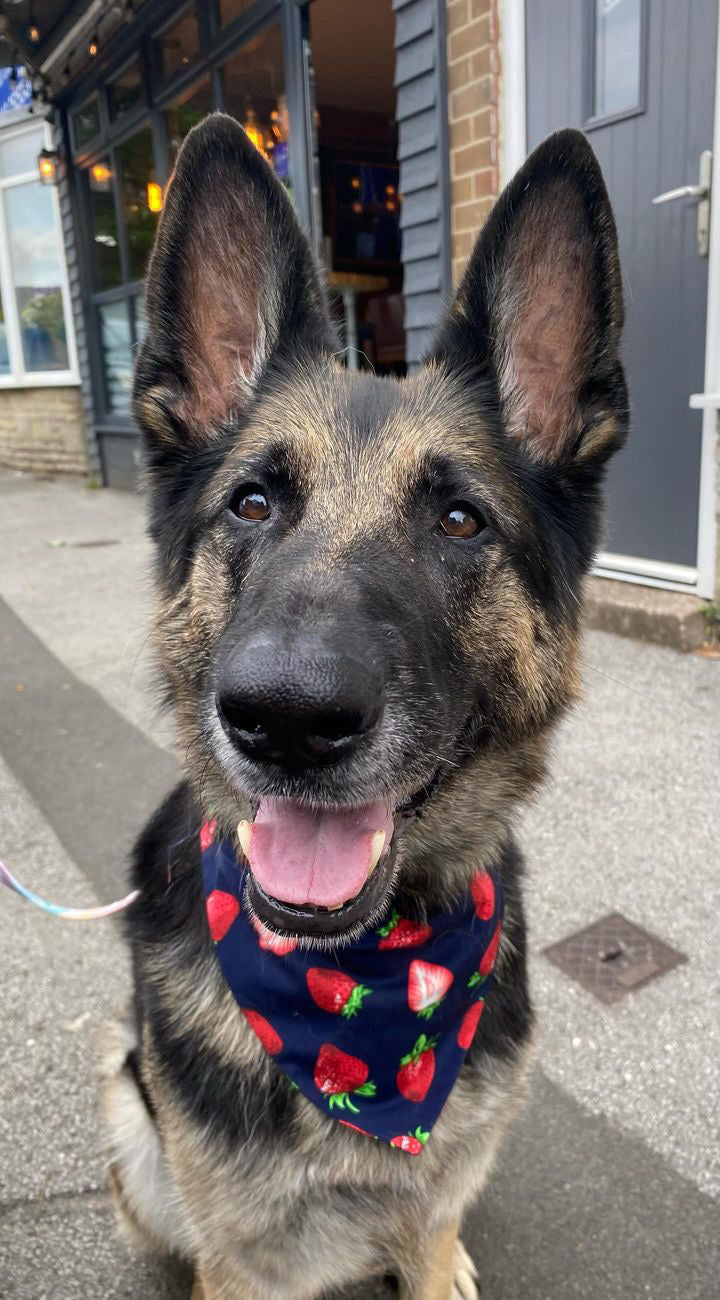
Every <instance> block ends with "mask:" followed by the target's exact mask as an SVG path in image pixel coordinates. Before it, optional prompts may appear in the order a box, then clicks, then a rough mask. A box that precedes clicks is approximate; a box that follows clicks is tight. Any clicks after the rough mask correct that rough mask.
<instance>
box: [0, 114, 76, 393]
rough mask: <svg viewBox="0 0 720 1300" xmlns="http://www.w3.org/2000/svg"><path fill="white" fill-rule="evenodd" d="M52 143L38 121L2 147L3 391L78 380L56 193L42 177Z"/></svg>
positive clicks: (0, 305)
mask: <svg viewBox="0 0 720 1300" xmlns="http://www.w3.org/2000/svg"><path fill="white" fill-rule="evenodd" d="M48 144H49V139H48V138H47V136H46V134H45V130H44V128H42V127H40V128H38V126H37V124H35V123H33V124H32V126H30V127H25V126H24V127H22V128H20V129H18V130H17V131H16V132H13V133H12V134H8V135H7V136H5V137H4V139H3V140H2V144H1V145H0V385H1V386H3V387H7V386H9V385H12V386H24V385H28V386H32V385H36V384H42V383H57V382H62V383H68V382H75V375H74V373H73V370H74V362H73V360H72V359H71V339H70V328H71V325H70V304H69V298H68V292H67V284H66V275H65V263H64V257H63V247H62V238H61V233H60V221H59V214H58V208H57V195H56V192H55V190H54V189H53V188H52V187H47V186H44V185H41V184H40V181H39V180H38V179H37V155H38V153H39V151H40V149H41V148H43V147H44V146H45V145H48ZM13 168H17V169H18V170H17V171H14V172H13V170H12V169H13Z"/></svg>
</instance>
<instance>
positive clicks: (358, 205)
mask: <svg viewBox="0 0 720 1300" xmlns="http://www.w3.org/2000/svg"><path fill="white" fill-rule="evenodd" d="M352 210H353V212H362V203H353V205H352Z"/></svg>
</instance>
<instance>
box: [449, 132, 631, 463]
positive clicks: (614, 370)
mask: <svg viewBox="0 0 720 1300" xmlns="http://www.w3.org/2000/svg"><path fill="white" fill-rule="evenodd" d="M622 324H623V302H622V286H621V279H620V266H619V260H618V248H617V236H616V232H615V223H614V220H613V215H612V210H611V207H610V201H609V199H608V195H607V190H606V189H605V184H604V181H603V178H602V174H601V172H600V167H599V165H598V162H597V159H596V158H595V155H594V153H593V151H592V149H591V148H590V145H589V144H588V142H587V140H586V139H585V136H584V135H582V134H581V132H579V131H574V130H565V131H558V132H557V133H556V134H555V135H552V136H549V137H548V139H547V140H545V141H544V142H543V144H541V145H540V146H539V147H538V148H537V149H536V150H535V152H534V153H532V154H531V155H530V157H529V158H528V159H527V161H526V162H525V164H524V165H523V167H522V168H521V169H520V171H519V172H518V173H517V175H516V176H515V178H514V179H513V180H512V181H511V182H510V184H509V185H508V187H507V189H506V190H505V192H504V193H503V194H502V195H501V196H500V198H499V199H498V201H497V203H496V205H495V207H494V208H493V211H492V212H491V214H490V216H489V218H488V220H487V223H486V225H485V226H484V228H483V230H482V231H481V233H480V235H479V237H478V240H477V243H476V245H475V249H474V251H473V254H472V257H471V258H470V262H469V264H468V267H467V270H466V272H465V275H464V277H463V280H462V282H461V284H460V287H459V289H458V292H457V296H456V298H455V301H454V303H453V305H452V307H451V308H450V311H449V312H448V315H447V317H446V319H445V321H444V323H443V325H442V326H441V329H440V333H439V336H438V339H437V342H436V345H435V348H434V350H433V357H432V359H433V360H435V361H436V362H439V363H442V364H444V365H445V366H447V367H448V368H449V369H450V370H451V371H454V372H456V373H458V374H460V375H462V376H463V377H464V378H466V379H467V380H468V382H469V383H471V384H472V383H477V382H478V381H480V382H481V383H483V386H484V387H485V388H486V390H487V388H489V390H490V392H491V393H494V394H495V396H496V398H497V400H498V401H499V404H500V410H501V416H502V420H503V424H504V426H505V429H506V431H507V432H508V433H509V434H510V435H511V436H512V437H513V438H515V439H517V440H518V441H520V442H521V443H522V444H523V445H524V446H525V448H526V449H527V451H528V452H529V454H530V455H531V456H532V457H533V458H534V459H536V460H539V461H542V462H544V463H551V462H555V463H563V462H567V461H569V460H571V459H575V460H582V461H584V462H588V461H595V462H597V463H598V464H601V463H603V462H604V460H605V459H606V458H607V456H608V455H609V454H610V452H611V451H613V450H615V448H616V446H619V445H620V443H621V442H622V439H623V437H624V433H625V427H626V422H627V391H626V388H625V381H624V378H623V373H622V367H621V365H620V359H619V343H620V333H621V329H622Z"/></svg>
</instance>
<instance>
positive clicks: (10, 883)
mask: <svg viewBox="0 0 720 1300" xmlns="http://www.w3.org/2000/svg"><path fill="white" fill-rule="evenodd" d="M0 884H3V885H7V887H8V889H12V890H13V891H14V892H15V893H16V894H19V895H20V897H21V898H24V899H25V901H26V902H27V903H34V904H35V906H36V907H39V908H41V909H42V911H43V912H49V914H50V916H59V917H60V919H61V920H63V921H100V920H102V918H103V917H104V916H112V915H113V914H114V913H115V912H122V911H123V910H124V908H126V907H129V906H130V904H131V903H134V902H135V899H136V898H138V897H139V895H140V890H139V889H133V890H132V891H131V892H130V893H129V894H126V895H125V898H119V899H118V900H117V902H115V903H106V904H105V905H104V906H102V907H59V906H58V905H57V903H49V902H48V901H47V899H46V898H41V897H40V895H39V894H34V893H33V891H32V889H26V888H25V886H24V885H21V884H20V881H19V880H16V879H15V877H14V875H13V874H12V872H11V871H8V868H7V867H6V866H5V863H4V862H0Z"/></svg>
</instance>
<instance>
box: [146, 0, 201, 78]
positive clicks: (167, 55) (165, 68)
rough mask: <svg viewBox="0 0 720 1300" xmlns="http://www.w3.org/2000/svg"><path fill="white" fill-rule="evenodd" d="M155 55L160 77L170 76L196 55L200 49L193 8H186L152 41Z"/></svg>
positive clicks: (185, 65)
mask: <svg viewBox="0 0 720 1300" xmlns="http://www.w3.org/2000/svg"><path fill="white" fill-rule="evenodd" d="M154 46H155V57H156V60H157V65H158V70H159V72H160V75H161V76H162V77H170V76H172V74H173V72H177V70H178V68H184V67H187V65H188V64H189V63H192V62H193V60H194V59H195V58H196V57H197V54H198V52H199V49H200V36H199V33H198V24H197V17H196V16H195V9H194V8H191V9H187V10H186V11H185V13H184V14H183V15H182V17H181V18H178V21H177V22H176V23H173V25H172V27H168V29H167V31H164V32H163V33H162V35H161V36H156V37H155V41H154Z"/></svg>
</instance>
